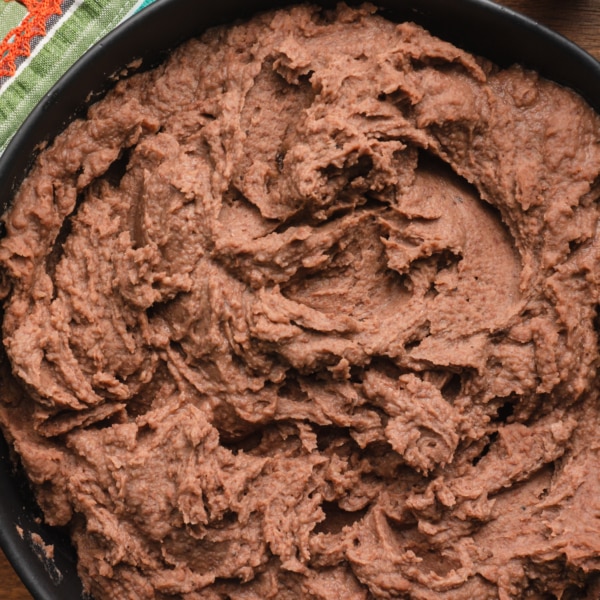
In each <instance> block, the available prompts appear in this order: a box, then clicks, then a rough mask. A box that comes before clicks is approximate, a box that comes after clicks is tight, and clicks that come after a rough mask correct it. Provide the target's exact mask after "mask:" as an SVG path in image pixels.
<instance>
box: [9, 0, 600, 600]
mask: <svg viewBox="0 0 600 600" xmlns="http://www.w3.org/2000/svg"><path fill="white" fill-rule="evenodd" d="M288 3H290V2H286V1H285V0H284V1H281V0H280V1H276V0H255V1H250V0H219V2H217V3H208V2H205V3H202V6H200V5H199V4H200V3H199V2H198V0H157V1H156V2H155V3H154V4H152V5H151V6H150V7H148V8H146V9H145V10H144V11H142V12H141V13H138V14H137V15H136V16H134V17H132V18H131V19H129V20H128V21H127V22H125V23H124V24H123V25H121V26H120V27H119V28H117V29H116V30H115V31H113V32H112V33H111V34H109V35H108V36H107V37H106V38H104V39H103V40H102V41H101V42H99V43H98V44H97V45H96V46H94V47H93V48H92V49H91V50H90V51H89V52H88V53H87V54H86V55H85V56H84V57H83V58H81V59H80V60H79V61H78V62H77V63H76V64H75V65H74V66H73V67H72V68H71V69H70V70H69V71H68V73H67V74H66V75H65V76H64V77H63V78H62V79H61V80H60V81H59V82H58V83H57V84H56V85H55V86H54V87H53V88H52V90H51V91H50V92H49V93H48V94H47V95H46V96H45V98H44V99H43V100H42V101H41V102H40V104H39V105H38V106H37V107H36V108H35V109H34V110H33V112H32V113H31V115H30V116H29V117H28V119H27V120H26V121H25V123H24V124H23V126H22V127H21V129H20V130H19V131H18V132H17V134H16V136H15V137H14V139H13V140H12V142H11V143H10V145H9V146H8V148H7V149H6V151H5V153H4V154H3V155H2V158H1V159H0V190H1V192H0V211H1V212H4V210H6V208H7V207H8V206H9V205H10V203H11V201H12V197H13V195H14V192H15V190H16V188H17V187H18V186H19V184H20V183H21V181H22V179H23V178H24V176H25V175H26V173H27V171H28V169H29V168H30V166H31V164H32V162H33V160H34V157H35V155H36V152H37V150H38V149H39V147H40V146H41V145H42V143H43V142H46V141H49V140H51V139H52V138H53V137H54V136H55V135H56V134H57V133H59V131H61V130H62V129H63V128H64V126H65V125H66V124H67V123H68V122H69V121H71V120H72V119H73V118H75V117H76V116H78V115H81V114H83V112H84V111H85V108H86V106H88V105H89V104H90V103H91V102H92V101H93V100H95V99H98V98H99V97H100V96H101V95H102V94H103V93H104V92H105V91H106V90H107V89H108V87H110V85H111V81H112V82H114V77H113V75H114V74H115V73H119V72H121V71H122V69H123V68H124V66H125V65H128V64H130V63H132V61H134V60H135V59H139V58H142V59H143V63H142V67H141V68H149V67H151V66H153V65H156V64H157V63H158V62H160V61H161V59H163V58H164V57H165V56H166V54H167V53H168V52H169V50H170V49H172V48H174V47H175V46H177V45H178V44H179V43H181V42H182V41H184V40H185V39H187V38H189V37H192V36H194V35H197V34H199V33H201V32H202V31H203V30H205V29H207V28H208V27H211V26H213V25H217V24H221V23H226V22H231V21H234V20H237V19H241V18H244V17H247V16H250V14H252V13H255V12H258V11H261V10H266V9H269V8H273V7H275V6H282V5H284V4H288ZM377 4H378V5H379V6H380V8H381V9H382V10H383V12H384V14H386V16H388V17H389V18H391V19H394V20H412V21H416V22H417V23H419V24H421V25H424V26H425V27H427V28H428V29H429V30H430V31H432V32H433V33H434V34H437V35H439V36H440V37H442V38H444V39H447V40H449V41H451V42H454V43H455V44H457V45H458V46H460V47H463V48H465V49H467V50H470V51H471V52H475V53H477V54H480V55H483V56H486V57H487V58H489V59H491V60H493V61H495V62H496V63H498V64H500V65H502V66H508V65H510V64H512V63H520V64H522V65H524V66H526V67H529V68H532V69H535V70H536V71H538V72H539V73H540V74H542V75H543V76H545V77H547V78H549V79H552V80H554V81H556V82H558V83H561V84H563V85H566V86H568V87H571V88H573V89H574V90H576V91H577V92H579V93H580V94H581V95H582V96H583V97H585V98H586V99H587V101H588V102H589V103H590V104H591V105H592V106H593V107H594V108H595V109H596V110H597V111H598V112H600V63H599V62H598V61H596V60H595V59H594V58H592V57H591V56H590V55H589V54H587V53H586V52H584V51H583V50H582V49H581V48H579V47H578V46H576V45H575V44H573V43H571V42H569V41H568V40H566V39H565V38H563V37H561V36H560V35H558V34H556V33H554V32H552V31H550V30H549V29H547V28H545V27H543V26H541V25H539V24H538V23H536V22H534V21H532V20H530V19H528V18H526V17H524V16H522V15H519V14H517V13H515V12H513V11H511V10H509V9H507V8H504V7H501V6H499V5H497V4H494V3H492V2H490V1H488V0H455V1H454V2H448V0H378V2H377ZM0 490H2V492H1V494H0V546H1V547H2V548H3V550H4V552H5V553H6V555H7V556H8V558H9V560H10V561H11V563H12V564H13V566H14V568H15V569H16V571H17V573H18V574H19V575H20V577H21V578H22V579H23V581H24V583H25V585H26V586H27V587H28V589H29V590H30V592H31V593H32V595H33V596H34V598H35V599H36V600H75V599H78V598H82V587H81V583H80V581H79V578H78V576H77V570H76V556H75V551H74V550H73V548H72V546H71V545H70V542H69V541H68V537H67V536H66V535H65V533H64V532H62V531H60V530H57V529H55V528H50V527H47V526H45V525H44V523H43V519H42V516H41V513H40V510H39V508H38V507H37V506H36V504H35V501H34V500H33V494H32V492H31V490H30V489H29V487H28V484H27V480H26V477H25V476H24V474H23V472H22V471H21V470H20V469H19V467H18V465H15V463H14V461H13V460H12V456H11V453H10V450H9V448H8V446H7V444H6V443H5V441H4V439H2V437H1V436H0ZM38 536H39V537H38ZM40 540H41V541H42V542H43V544H40V543H39V542H40ZM44 544H45V545H47V546H49V545H52V546H53V548H54V555H53V557H48V556H47V555H46V554H45V553H44V546H43V545H44Z"/></svg>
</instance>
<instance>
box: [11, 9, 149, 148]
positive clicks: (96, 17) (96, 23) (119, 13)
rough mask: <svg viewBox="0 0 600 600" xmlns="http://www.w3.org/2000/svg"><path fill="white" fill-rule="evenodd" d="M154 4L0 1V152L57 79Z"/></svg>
mask: <svg viewBox="0 0 600 600" xmlns="http://www.w3.org/2000/svg"><path fill="white" fill-rule="evenodd" d="M152 1H153V0H18V1H17V0H0V153H2V152H3V151H4V149H5V148H6V146H7V144H8V142H9V141H10V140H11V138H12V137H13V135H14V134H15V132H16V131H17V129H18V128H19V126H20V125H21V123H22V122H23V120H24V119H25V118H26V117H27V115H28V114H29V113H30V112H31V110H32V109H33V107H34V106H35V105H36V104H37V103H38V102H39V101H40V100H41V99H42V98H43V97H44V95H45V94H46V93H47V92H48V90H49V89H50V88H51V87H52V85H53V84H54V83H55V82H56V81H57V80H58V79H59V78H60V76H61V75H62V74H63V73H64V72H65V71H66V70H67V69H68V68H69V67H70V66H71V65H72V64H73V63H74V62H75V61H76V60H77V59H78V58H79V57H80V56H81V55H82V54H83V53H84V52H85V51H86V50H88V49H89V48H90V47H91V46H92V45H93V44H95V43H96V42H98V41H99V40H100V39H101V38H102V37H104V36H105V35H106V34H107V33H108V32H109V31H111V30H112V29H114V28H115V27H116V26H117V25H119V23H121V22H122V21H124V20H125V19H127V18H128V17H129V16H131V15H132V14H133V13H135V12H137V11H138V10H141V9H142V8H144V7H145V6H147V5H148V4H150V3H151V2H152Z"/></svg>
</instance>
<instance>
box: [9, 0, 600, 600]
mask: <svg viewBox="0 0 600 600" xmlns="http://www.w3.org/2000/svg"><path fill="white" fill-rule="evenodd" d="M499 3H500V4H503V5H505V6H507V7H509V8H512V9H514V10H518V11H520V12H522V13H523V14H525V15H527V16H529V17H531V18H532V19H534V20H536V21H538V22H539V23H542V24H544V25H547V26H548V27H551V28H552V29H554V30H555V31H557V32H558V33H560V34H562V35H564V36H565V37H567V38H568V39H570V40H572V41H573V42H575V43H576V44H578V45H580V46H581V47H582V48H584V49H585V50H587V51H588V52H589V53H590V54H591V55H592V56H594V57H595V58H597V59H598V60H600V0H502V1H501V2H499ZM0 600H32V596H31V594H29V592H28V591H27V589H26V588H25V586H23V584H22V583H21V582H20V581H19V578H18V577H17V575H16V573H15V572H14V570H13V569H12V567H11V565H10V563H9V562H8V561H7V559H6V557H5V555H4V554H3V553H2V552H1V551H0ZM65 600H69V599H65Z"/></svg>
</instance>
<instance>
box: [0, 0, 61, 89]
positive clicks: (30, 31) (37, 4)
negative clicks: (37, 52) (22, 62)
mask: <svg viewBox="0 0 600 600" xmlns="http://www.w3.org/2000/svg"><path fill="white" fill-rule="evenodd" d="M5 1H6V2H8V1H10V0H5ZM19 2H20V3H21V4H22V5H23V6H25V8H26V9H27V10H28V13H27V15H26V16H25V18H24V19H23V20H22V21H21V23H20V24H19V25H17V26H16V27H14V28H13V29H11V30H10V31H9V32H8V34H7V35H6V37H5V38H4V40H2V42H0V77H10V76H12V75H14V74H15V72H16V70H17V64H16V61H17V59H18V58H19V57H21V56H23V57H25V56H29V54H30V53H31V40H32V38H34V37H36V36H43V35H46V23H47V22H48V19H49V18H50V17H51V16H52V15H60V14H61V13H62V11H61V8H60V2H61V0H19Z"/></svg>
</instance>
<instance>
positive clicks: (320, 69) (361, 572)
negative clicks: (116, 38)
mask: <svg viewBox="0 0 600 600" xmlns="http://www.w3.org/2000/svg"><path fill="white" fill-rule="evenodd" d="M373 13H374V11H373V10H372V9H371V8H370V7H363V8H360V9H350V8H348V7H345V6H340V7H339V8H338V9H337V10H336V11H334V12H326V11H322V10H320V9H316V8H310V7H306V6H303V7H294V8H290V9H289V10H281V11H278V12H273V13H268V14H264V15H261V16H259V17H257V18H254V19H253V20H251V21H250V22H248V23H246V24H241V25H238V26H235V27H226V28H219V29H214V30H211V31H209V32H208V33H206V34H205V35H204V36H203V37H202V39H200V40H195V41H190V42H189V43H187V44H185V45H184V46H183V47H181V48H180V49H178V50H177V51H175V52H174V53H173V55H172V56H171V57H170V59H169V60H168V62H167V63H166V64H165V65H164V66H161V67H159V68H157V69H156V70H153V71H150V72H146V73H143V74H138V75H136V76H133V77H131V78H129V79H127V80H124V81H121V82H119V83H118V85H117V86H116V88H115V89H114V90H113V91H112V92H110V93H109V95H108V96H107V97H106V98H105V99H104V100H102V101H101V102H99V103H98V104H96V105H94V106H93V107H92V108H91V109H90V110H89V115H88V117H87V118H86V119H83V120H78V121H76V122H74V123H73V124H72V125H70V126H69V127H68V128H67V130H66V131H65V132H64V133H62V134H61V135H60V136H59V137H58V138H57V139H56V141H55V142H54V144H53V145H52V146H51V147H49V148H48V149H47V150H45V151H44V152H43V153H42V154H41V155H40V157H39V159H38V161H37V164H36V165H35V167H34V169H33V170H32V171H31V173H30V175H29V176H28V178H27V180H26V181H25V182H24V184H23V185H22V187H21V189H20V191H19V192H18V196H17V198H16V201H15V203H14V207H13V208H12V210H11V211H10V213H9V214H8V215H7V216H6V217H5V221H6V229H7V235H6V237H5V238H4V239H3V240H2V242H1V245H0V261H1V265H2V269H3V273H4V279H3V281H4V286H3V289H4V294H5V313H4V322H3V336H4V346H5V349H6V355H7V357H8V359H9V361H10V365H11V367H12V375H10V376H9V375H6V374H5V375H4V377H3V379H4V381H3V387H2V389H3V403H2V408H1V411H0V416H1V421H2V426H3V429H4V431H5V433H6V435H7V436H8V438H9V439H10V440H11V442H12V444H14V447H15V449H16V451H17V452H18V453H19V454H20V456H21V459H22V461H23V464H24V467H25V469H26V471H27V473H28V475H29V477H30V478H31V481H32V482H33V485H34V487H35V490H36V494H37V498H38V501H39V503H40V505H41V506H42V508H43V510H44V513H45V516H46V520H47V521H48V523H50V524H53V525H60V526H67V527H68V528H69V529H70V531H71V532H72V537H73V540H74V543H75V545H76V547H77V550H78V553H79V560H80V563H79V568H80V575H81V578H82V580H83V582H84V584H85V586H86V588H87V590H88V591H89V592H91V593H92V594H93V595H94V597H95V598H96V599H98V600H100V599H104V598H118V599H161V600H163V599H168V598H182V599H186V600H204V599H206V600H217V599H221V600H223V599H230V600H231V599H235V600H250V599H261V600H263V599H268V598H274V599H275V598H276V599H278V600H281V599H283V600H285V599H289V600H292V599H293V600H297V599H299V598H306V599H308V598H311V599H320V600H337V599H339V598H343V599H344V600H367V599H393V598H410V599H418V600H424V599H436V600H437V599H453V600H458V599H469V600H472V599H477V600H485V599H492V598H493V599H496V598H499V599H501V600H507V599H510V598H518V599H521V598H532V599H540V600H541V599H549V598H563V599H567V598H584V597H585V598H590V599H591V598H594V599H597V598H598V597H599V595H600V585H599V583H598V582H599V573H600V458H599V457H600V435H599V432H600V411H599V404H598V402H599V401H598V391H597V382H596V371H597V366H598V357H599V354H598V332H597V322H596V321H597V306H598V302H599V298H598V289H599V287H598V286H599V278H600V269H599V264H600V256H599V253H600V235H599V234H598V223H599V214H600V213H599V208H598V201H599V199H600V184H599V181H600V180H599V173H600V143H599V141H600V119H599V117H598V116H597V115H596V114H595V113H594V112H593V111H592V110H591V109H590V108H589V107H588V106H587V105H586V104H585V103H584V102H583V101H582V100H581V99H580V98H579V97H577V96H576V95H575V94H574V93H572V92H570V91H567V90H565V89H562V88H560V87H558V86H557V85H555V84H552V83H549V82H547V81H544V80H543V79H541V78H540V77H538V76H537V75H536V74H534V73H531V72H527V71H525V70H523V69H522V68H519V67H513V68H510V69H508V70H500V69H499V68H497V67H495V66H494V65H492V64H490V63H489V62H487V61H485V60H482V59H479V58H475V57H473V56H471V55H469V54H467V53H465V52H464V51H462V50H460V49H457V48H456V47H454V46H452V45H450V44H449V43H446V42H444V41H441V40H439V39H436V38H434V37H432V36H431V35H430V34H429V33H427V32H426V31H424V30H423V29H421V28H420V27H418V26H416V25H414V24H410V23H404V24H400V25H398V24H394V23H392V22H389V21H387V20H385V19H384V18H383V17H381V16H377V15H376V14H373Z"/></svg>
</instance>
